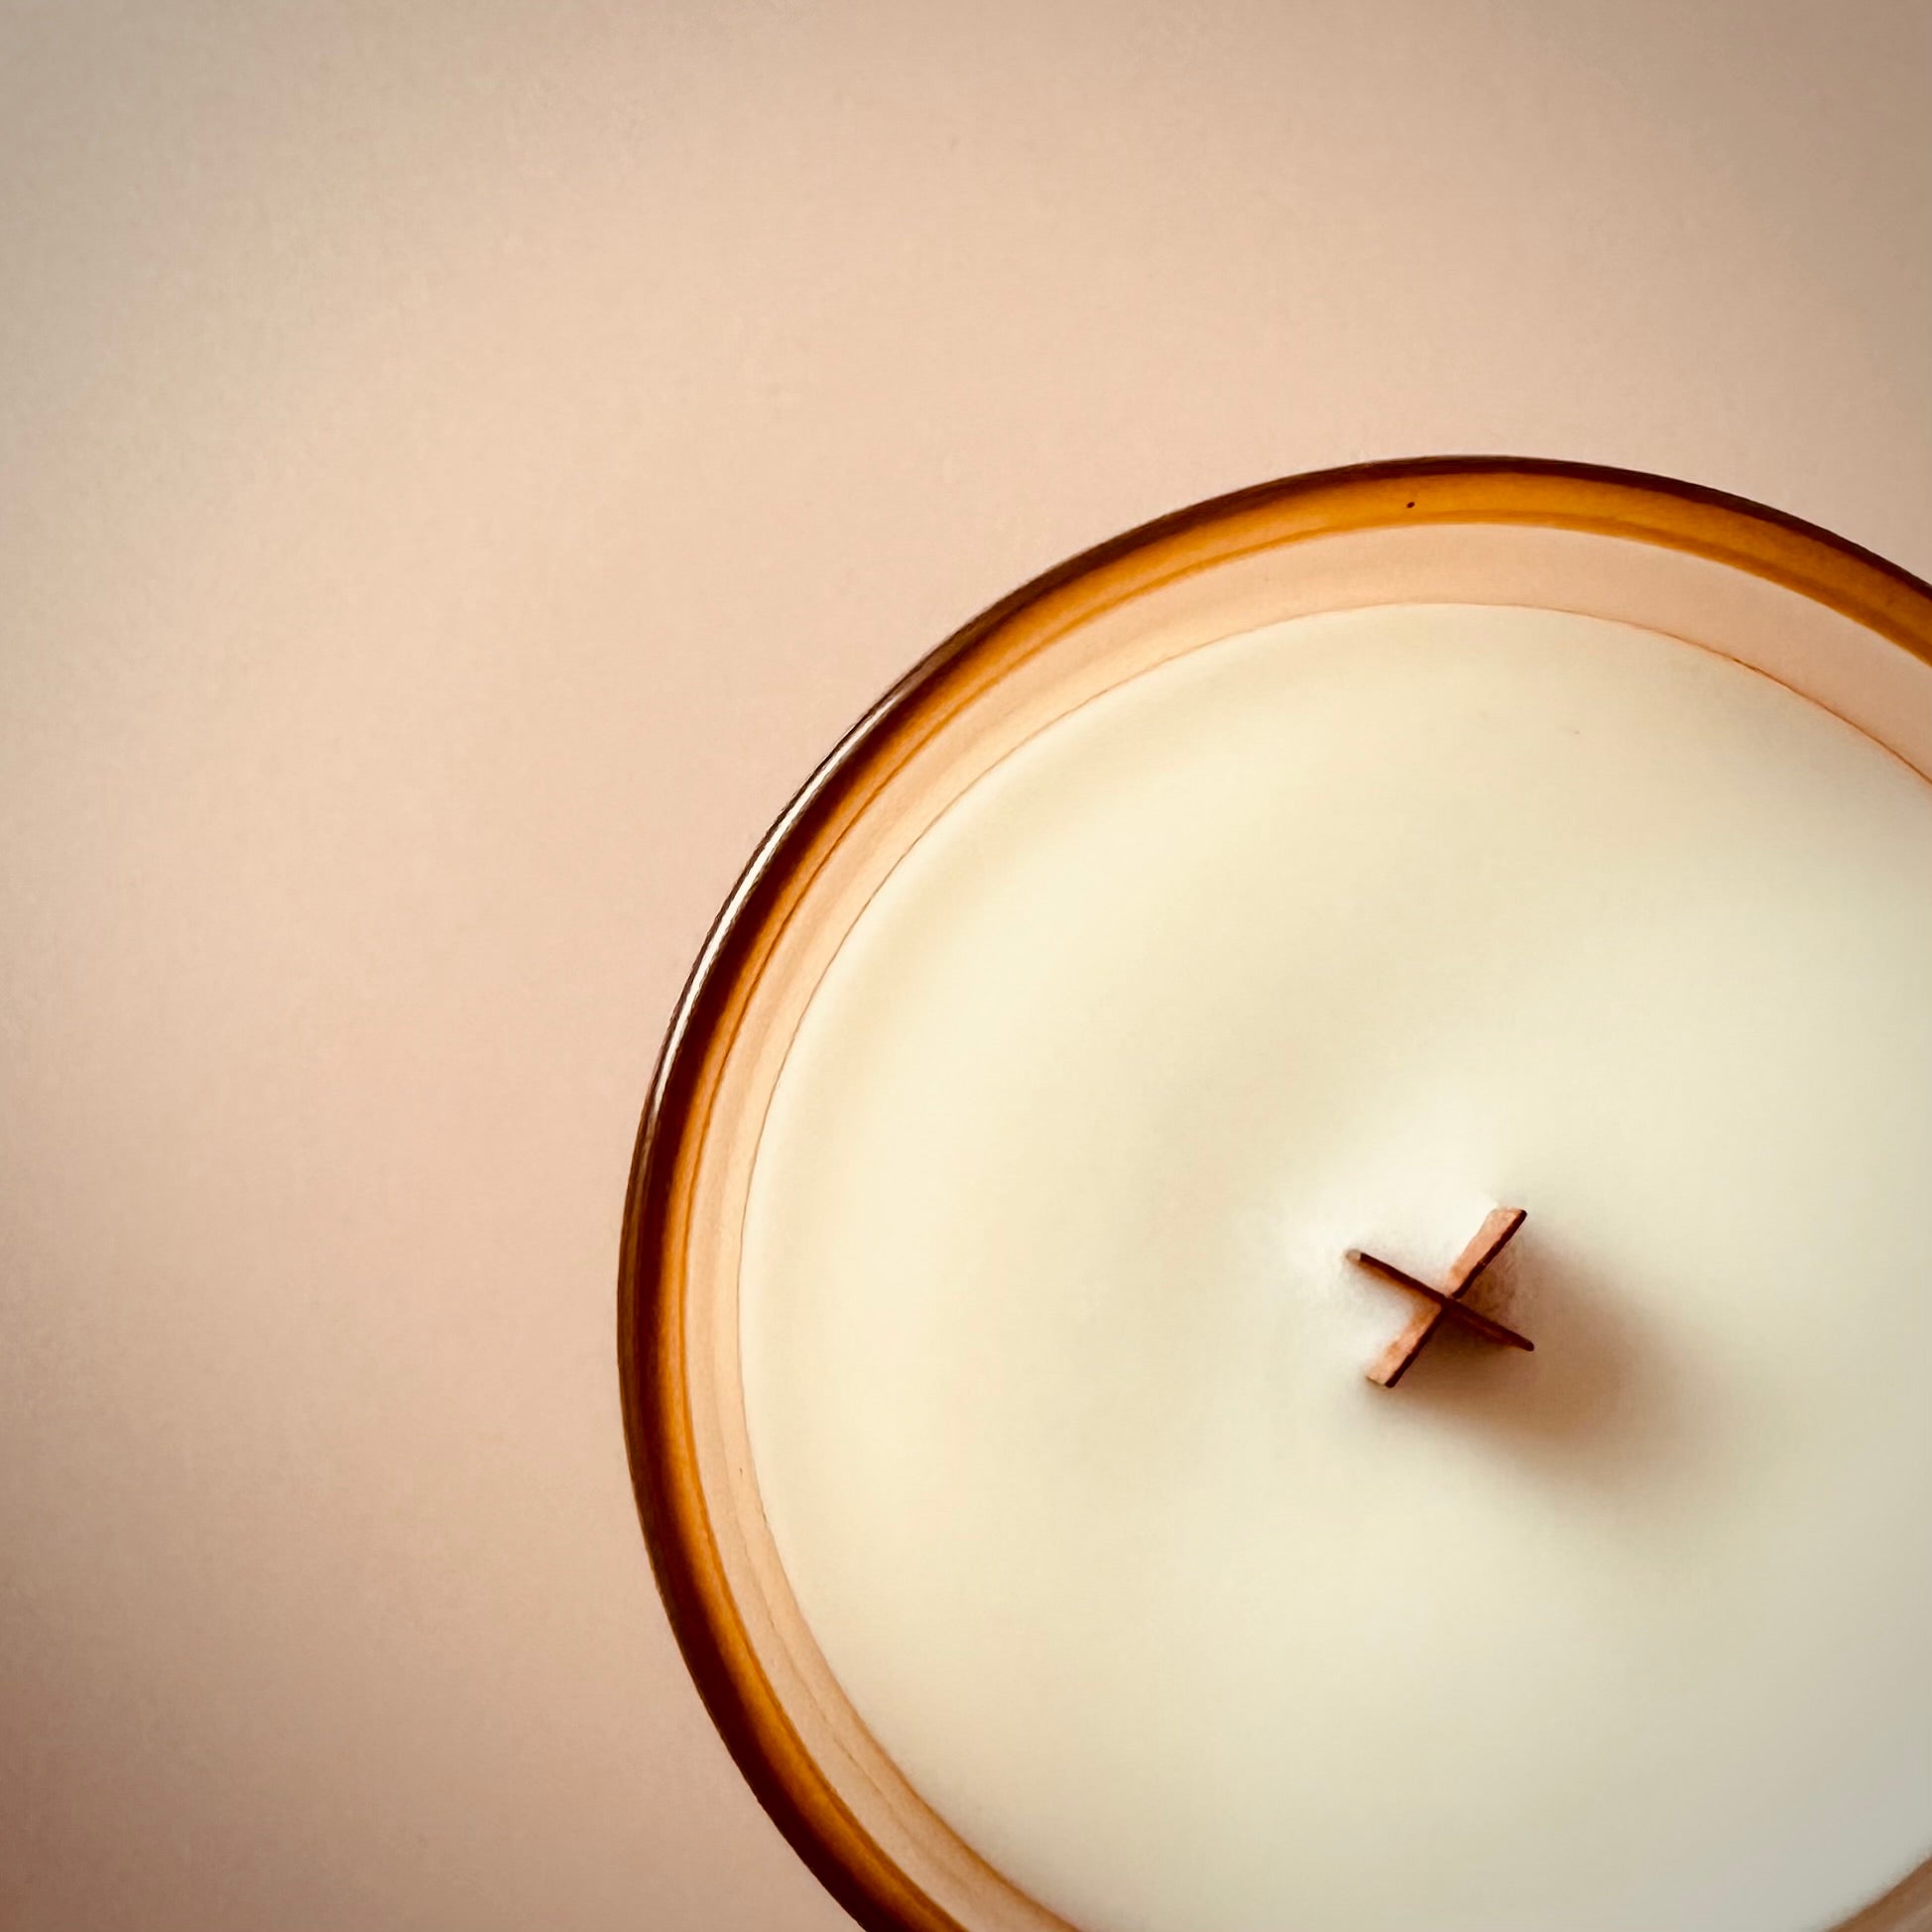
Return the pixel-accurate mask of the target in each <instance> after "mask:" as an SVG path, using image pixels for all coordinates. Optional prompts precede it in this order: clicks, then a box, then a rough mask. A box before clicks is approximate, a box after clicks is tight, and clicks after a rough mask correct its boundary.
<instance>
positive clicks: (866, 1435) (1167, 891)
mask: <svg viewBox="0 0 1932 1932" xmlns="http://www.w3.org/2000/svg"><path fill="white" fill-rule="evenodd" d="M1929 681H1932V680H1929ZM1928 1175H1932V786H1928V785H1927V784H1926V782H1925V781H1924V780H1923V779H1922V778H1920V777H1919V776H1918V775H1916V774H1915V773H1913V772H1911V771H1910V770H1908V769H1907V768H1906V767H1905V766H1903V765H1902V764H1900V763H1899V762H1898V761H1897V760H1895V759H1894V758H1893V757H1892V756H1890V755H1889V754H1888V753H1886V752H1884V751H1881V750H1880V749H1879V748H1877V747H1876V746H1875V745H1873V744H1872V742H1871V741H1869V740H1867V739H1865V738H1863V737H1862V736H1860V735H1859V734H1858V733H1857V732H1855V731H1854V730H1852V729H1851V728H1850V727H1849V726H1847V725H1845V724H1843V723H1842V722H1841V721H1839V720H1838V719H1836V718H1835V717H1833V716H1831V715H1829V714H1828V713H1826V712H1824V711H1823V710H1821V709H1819V708H1817V707H1815V706H1813V705H1812V704H1810V703H1808V702H1807V701H1805V700H1804V699H1802V698H1799V697H1797V696H1795V695H1793V694H1792V693H1791V692H1789V691H1787V690H1785V689H1784V688H1782V687H1781V686H1779V685H1776V684H1774V683H1772V682H1771V681H1770V680H1768V679H1767V678H1764V677H1761V676H1759V675H1757V674H1756V673H1754V672H1751V671H1749V670H1747V669H1745V668H1742V667H1741V666H1739V665H1737V664H1731V663H1729V662H1727V661H1725V660H1722V659H1720V658H1718V657H1715V656H1712V655H1710V654H1707V653H1705V652H1702V651H1700V650H1697V649H1695V648H1693V647H1691V646H1688V645H1685V644H1681V643H1678V642H1675V641H1672V640H1667V639H1664V638H1661V637H1657V636H1654V635H1651V634H1648V633H1644V632H1639V631H1635V630H1631V629H1629V628H1626V627H1622V626H1616V625H1611V624H1606V623H1603V622H1599V621H1596V620H1593V619H1586V618H1579V617H1569V616H1560V615H1552V614H1548V613H1543V612H1534V611H1526V610H1515V609H1484V608H1417V609H1409V610H1375V611H1362V612H1354V613H1346V614H1337V615H1329V616H1322V617H1317V618H1307V619H1302V620H1299V621H1296V622H1293V623H1290V624H1284V625H1280V626H1277V627H1274V628H1272V629H1269V630H1268V631H1264V632H1260V633H1257V634H1254V635H1251V636H1247V637H1243V638H1240V639H1236V640H1232V641H1230V642H1227V643H1224V644H1221V645H1217V646H1214V647H1212V648H1210V649H1207V650H1205V651H1202V652H1199V653H1197V654H1195V655H1194V656H1193V657H1191V658H1189V659H1187V660H1185V661H1183V662H1180V663H1178V664H1171V665H1169V666H1167V667H1165V668H1163V669H1161V670H1159V671H1156V672H1153V673H1151V674H1148V675H1147V676H1145V677H1142V678H1140V679H1138V680H1136V681H1134V682H1133V683H1131V684H1129V685H1127V686H1125V687H1123V688H1122V689H1120V690H1118V691H1116V692H1114V693H1113V694H1111V695H1109V696H1107V697H1105V698H1103V699H1101V700H1099V701H1097V702H1095V703H1093V704H1091V705H1089V706H1087V707H1085V708H1084V709H1082V710H1080V711H1078V712H1076V713H1075V714H1074V715H1073V716H1071V717H1070V718H1068V719H1066V720H1064V721H1063V722H1061V723H1060V724H1059V725H1057V726H1055V727H1053V728H1052V729H1051V730H1049V731H1047V732H1046V733H1044V734H1043V735H1041V736H1040V737H1039V738H1037V739H1035V740H1034V741H1033V742H1031V743H1030V744H1029V745H1027V746H1026V747H1025V748H1024V749H1023V750H1022V751H1021V752H1019V753H1018V754H1017V755H1015V756H1014V757H1012V758H1011V759H1009V760H1008V761H1006V762H1005V763H1004V764H1003V765H1002V766H1000V767H999V768H997V769H996V770H995V771H994V772H993V773H992V774H991V775H990V776H989V777H988V778H986V779H985V780H983V781H982V782H981V783H980V784H979V785H977V786H975V787H974V788H973V789H972V790H971V791H970V792H968V794H967V795H966V796H965V797H964V798H963V799H962V800H961V801H960V802H959V803H958V804H957V805H955V806H954V807H953V809H952V810H951V811H950V812H949V813H948V814H947V815H946V816H945V817H944V818H943V819H942V820H941V821H940V822H939V823H938V825H937V826H936V827H935V828H934V829H933V830H932V831H931V832H930V833H929V834H928V835H927V836H926V837H925V838H924V839H923V840H921V841H920V842H919V843H918V844H917V845H916V846H915V847H914V848H913V850H912V852H911V853H910V855H909V856H908V857H907V858H906V860H905V861H904V862H903V863H902V864H901V866H900V867H899V868H898V870H897V871H896V872H895V873H894V875H893V876H892V878H891V879H890V880H889V882H888V883H887V885H886V887H885V888H884V890H883V891H882V892H881V893H880V894H879V895H878V897H877V899H876V900H875V901H874V902H873V904H872V905H871V906H869V907H868V909H867V910H866V912H865V914H864V915H863V916H862V918H861V919H860V921H859V923H858V924H857V926H856V927H855V929H854V930H853V932H852V934H851V935H850V937H849V939H848V940H847V942H846V944H845V946H844V947H843V949H842V951H841V952H840V953H839V955H838V957H837V959H836V961H835V962H834V964H833V967H832V969H831V971H830V972H829V974H828V975H827V977H826V978H825V980H824V982H823V984H822V986H821V987H820V989H819V990H818V992H817V994H816V995H815V997H814V1000H813V1002H812V1005H811V1007H810V1009H809V1011H808V1013H807V1015H806V1017H805V1020H804V1023H803V1026H802V1027H801V1030H800V1032H799V1034H798V1037H797V1040H796V1042H795V1045H794V1047H793V1049H792V1052H791V1055H790V1058H789V1060H788V1062H787V1064H786V1066H785V1072H784V1074H783V1077H782V1079H781V1081H780V1085H779V1088H778V1091H777V1094H776V1097H775V1101H774V1105H773V1107H772V1111H771V1115H770V1118H769V1121H768V1124H767V1127H766V1131H765V1135H764V1139H763V1143H762V1146H761V1148H760V1152H759V1156H758V1164H757V1170H756V1174H755V1177H754V1183H753V1193H752V1201H751V1212H750V1219H749V1226H748V1229H747V1244H746V1250H745V1259H744V1270H743V1282H742V1324H743V1325H742V1338H743V1355H744V1371H745V1390H746V1399H747V1405H748V1419H749V1424H750V1429H751V1435H752V1441H753V1447H754V1451H755V1461H756V1469H757V1476H758V1480H759V1483H760V1485H761V1488H762V1492H763V1496H764V1500H765V1503H766V1506H767V1509H768V1512H769V1517H770V1521H771V1526H772V1529H773V1532H774V1535H775V1537H776V1539H777V1542H778V1546H779V1549H780V1552H781V1555H782V1557H783V1560H784V1562H785V1567H786V1570H787V1572H788V1574H789V1576H790V1579H791V1581H792V1584H793V1586H794V1588H795V1590H796V1593H797V1596H798V1600H799V1603H800V1606H801V1608H802V1610H803V1612H804V1615H805V1617H806V1619H807V1621H808V1623H809V1625H810V1627H811V1630H812V1631H813V1632H814V1634H815V1636H816V1638H817V1640H818V1642H819V1643H820V1645H821V1646H822V1648H823V1650H824V1653H825V1655H826V1657H827V1659H828V1661H829V1662H830V1664H831V1666H832V1668H833V1670H834V1671H835V1673H836V1674H837V1676H838V1677H839V1679H840V1680H841V1682H842V1683H843V1685H844V1686H845V1688H846V1690H847V1691H848V1693H849V1694H850V1696H851V1697H852V1699H853V1701H854V1703H855V1704H856V1706H857V1708H858V1710H859V1712H860V1714H861V1716H862V1717H863V1718H864V1719H865V1721H866V1722H867V1723H868V1725H870V1726H871V1728H872V1729H873V1730H874V1732H875V1733H876V1735H877V1736H878V1738H879V1739H880V1741H881V1742H882V1743H883V1745H884V1746H885V1748H886V1749H887V1750H888V1751H890V1752H891V1753H892V1754H893V1755H894V1756H895V1757H896V1758H897V1759H898V1760H899V1761H900V1763H901V1764H902V1765H903V1766H904V1767H905V1768H906V1772H907V1774H908V1775H909V1777H910V1778H911V1780H912V1781H913V1783H914V1784H915V1786H916V1787H917V1788H918V1789H919V1790H920V1791H921V1792H922V1793H923V1794H924V1795H925V1796H926V1798H927V1799H928V1800H929V1801H930V1802H931V1803H932V1804H933V1805H934V1807H935V1808H936V1809H937V1810H938V1811H939V1812H940V1813H941V1814H942V1815H943V1816H944V1817H945V1818H946V1819H947V1820H948V1822H950V1823H951V1824H952V1825H953V1826H954V1828H955V1829H956V1830H958V1831H959V1832H960V1833H961V1834H962V1836H964V1837H965V1838H966V1840H967V1841H968V1842H969V1843H970V1844H972V1845H973V1846H974V1847H975V1848H976V1849H978V1850H979V1851H981V1852H982V1853H983V1854H984V1855H985V1856H987V1857H988V1858H989V1859H991V1860H992V1861H993V1862H994V1863H995V1864H996V1865H997V1866H999V1867H1000V1868H1001V1869H1002V1870H1003V1871H1005V1872H1008V1873H1009V1875H1011V1876H1012V1877H1014V1878H1015V1879H1016V1880H1017V1881H1018V1882H1019V1883H1021V1884H1022V1885H1023V1886H1024V1887H1026V1888H1027V1889H1028V1890H1030V1891H1032V1892H1033V1893H1034V1894H1035V1895H1036V1896H1037V1897H1039V1898H1040V1899H1041V1900H1042V1901H1043V1902H1045V1903H1047V1904H1049V1905H1050V1906H1052V1907H1054V1908H1055V1909H1057V1910H1059V1911H1061V1912H1063V1913H1065V1914H1066V1915H1067V1916H1068V1917H1069V1918H1070V1919H1071V1920H1073V1921H1074V1922H1075V1923H1076V1924H1077V1925H1080V1926H1083V1927H1089V1928H1095V1929H1096V1932H1271V1928H1277V1927H1306V1928H1310V1932H1314V1928H1319V1929H1320V1932H1414V1929H1415V1928H1417V1927H1420V1926H1427V1927H1429V1928H1430V1932H1810V1929H1811V1928H1816V1927H1819V1926H1822V1925H1825V1924H1828V1923H1832V1922H1835V1921H1836V1920H1837V1919H1838V1918H1840V1917H1842V1916H1844V1915H1846V1914H1847V1913H1848V1912H1850V1911H1851V1910H1852V1909H1854V1908H1855V1907H1856V1906H1858V1905H1859V1904H1861V1903H1863V1902H1864V1901H1865V1900H1866V1899H1868V1898H1870V1897H1871V1896H1872V1895H1874V1894H1875V1893H1877V1892H1878V1891H1879V1890H1881V1889H1883V1888H1884V1887H1886V1886H1887V1885H1889V1884H1890V1883H1891V1882H1892V1881H1894V1880H1896V1879H1897V1878H1898V1877H1900V1876H1902V1875H1903V1874H1904V1872H1906V1871H1907V1870H1908V1869H1909V1868H1911V1867H1912V1866H1913V1865H1915V1864H1916V1863H1917V1862H1918V1861H1919V1860H1920V1859H1921V1858H1922V1857H1923V1856H1924V1855H1925V1854H1926V1853H1927V1851H1928V1850H1932V1663H1929V1662H1928V1656H1927V1632H1928V1631H1932V1539H1928V1538H1927V1536H1926V1535H1925V1534H1924V1525H1925V1523H1926V1522H1927V1521H1928V1520H1932V1400H1928V1397H1927V1392H1926V1383H1925V1365H1926V1364H1927V1363H1928V1362H1929V1361H1932V1214H1928V1213H1927V1211H1926V1201H1927V1176H1928ZM1497 1202H1506V1203H1509V1204H1519V1205H1522V1206H1524V1207H1526V1208H1527V1209H1528V1210H1529V1222H1528V1225H1527V1228H1526V1230H1525V1232H1524V1233H1523V1235H1522V1236H1521V1237H1520V1238H1519V1240H1518V1241H1517V1243H1516V1244H1515V1246H1514V1248H1513V1249H1512V1251H1511V1252H1510V1254H1509V1257H1508V1258H1507V1259H1506V1261H1505V1262H1504V1263H1503V1264H1502V1265H1500V1268H1499V1277H1500V1278H1499V1281H1498V1284H1497V1285H1498V1288H1499V1291H1501V1292H1502V1293H1503V1294H1504V1295H1505V1296H1506V1299H1507V1305H1508V1306H1509V1310H1510V1317H1511V1319H1512V1320H1514V1321H1516V1322H1517V1323H1518V1324H1519V1325H1520V1326H1522V1327H1524V1328H1525V1329H1526V1330H1527V1331H1528V1332H1529V1333H1530V1334H1531V1335H1532V1336H1533V1337H1534V1338H1535V1341H1536V1344H1537V1352H1536V1353H1535V1354H1534V1355H1533V1356H1526V1355H1521V1354H1518V1353H1516V1352H1514V1351H1501V1350H1493V1349H1487V1348H1485V1347H1484V1346H1483V1345H1482V1344H1480V1343H1471V1342H1466V1341H1463V1340H1461V1339H1439V1340H1438V1341H1436V1342H1435V1343H1433V1344H1432V1345H1431V1347H1430V1349H1429V1351H1428V1352H1427V1353H1426V1354H1425V1356H1424V1358H1423V1360H1422V1361H1421V1362H1420V1363H1419V1364H1418V1366H1417V1367H1416V1368H1415V1369H1414V1370H1413V1371H1412V1372H1411V1374H1410V1375H1409V1376H1408V1378H1407V1379H1406V1380H1405V1381H1404V1383H1403V1384H1402V1386H1401V1388H1400V1389H1398V1390H1396V1391H1393V1392H1388V1391H1384V1390H1382V1389H1376V1388H1373V1387H1371V1386H1370V1385H1369V1384H1368V1383H1367V1382H1366V1381H1365V1379H1364V1376H1363V1369H1364V1367H1365V1365H1366V1364H1367V1363H1368V1362H1369V1361H1370V1360H1371V1359H1372V1358H1373V1357H1374V1355H1375V1353H1376V1352H1377V1350H1378V1349H1379V1348H1380V1346H1381V1345H1382V1344H1383V1343H1384V1342H1385V1341H1387V1340H1388V1338H1389V1336H1390V1335H1391V1334H1392V1333H1393V1332H1394V1331H1395V1330H1396V1329H1397V1328H1398V1327H1399V1326H1400V1325H1401V1323H1402V1322H1403V1321H1404V1320H1405V1319H1406V1318H1407V1316H1408V1315H1409V1313H1410V1312H1411V1305H1410V1303H1409V1302H1408V1301H1407V1300H1406V1299H1405V1298H1404V1297H1403V1296H1402V1295H1401V1294H1400V1293H1399V1292H1398V1291H1395V1290H1392V1289H1390V1288H1388V1287H1386V1286H1384V1285H1382V1284H1380V1283H1378V1282H1376V1281H1374V1280H1371V1279H1369V1278H1367V1277H1365V1276H1364V1275H1363V1274H1361V1273H1360V1272H1359V1271H1357V1270H1354V1269H1351V1268H1347V1267H1346V1266H1345V1265H1344V1264H1343V1263H1342V1261H1341V1255H1342V1252H1343V1250H1345V1249H1346V1248H1348V1247H1350V1246H1354V1245H1358V1244H1359V1245H1362V1246H1365V1247H1369V1248H1372V1249H1374V1250H1376V1251H1378V1252H1380V1253H1382V1254H1384V1255H1385V1256H1388V1257H1389V1259H1391V1260H1394V1261H1397V1262H1399V1263H1402V1264H1403V1265H1405V1266H1408V1267H1410V1268H1414V1269H1416V1270H1417V1271H1421V1272H1425V1273H1431V1272H1436V1271H1438V1270H1440V1269H1441V1268H1442V1267H1443V1266H1444V1265H1446V1263H1447V1262H1448V1260H1449V1259H1450V1258H1451V1257H1452V1256H1453V1255H1454V1254H1455V1252H1456V1251H1457V1249H1458V1248H1459V1247H1460V1246H1461V1245H1462V1243H1463V1241H1464V1240H1465V1238H1466V1237H1467V1236H1468V1235H1469V1234H1470V1233H1471V1232H1472V1230H1473V1229H1474V1228H1475V1227H1476V1225H1477V1223H1478V1222H1479V1220H1480V1219H1481V1217H1482V1215H1483V1213H1484V1212H1485V1210H1486V1209H1487V1208H1488V1207H1489V1206H1491V1205H1492V1204H1494V1203H1497Z"/></svg>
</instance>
